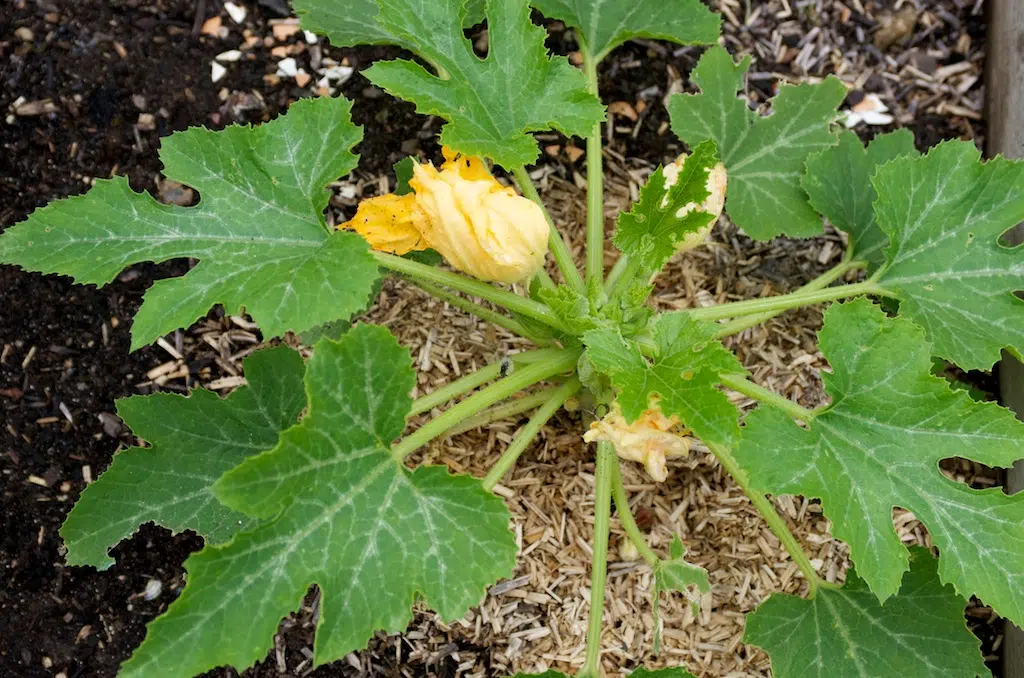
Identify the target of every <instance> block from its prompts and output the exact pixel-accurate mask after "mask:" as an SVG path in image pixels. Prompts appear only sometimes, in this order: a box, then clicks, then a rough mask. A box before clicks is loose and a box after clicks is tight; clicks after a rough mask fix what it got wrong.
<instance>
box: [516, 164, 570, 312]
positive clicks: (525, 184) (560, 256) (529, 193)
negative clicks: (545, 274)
mask: <svg viewBox="0 0 1024 678" xmlns="http://www.w3.org/2000/svg"><path fill="white" fill-rule="evenodd" d="M512 175H513V176H515V178H516V181H517V182H518V183H519V190H521V191H522V192H523V195H524V196H525V197H527V198H529V199H530V200H532V201H533V202H535V203H537V204H538V205H539V206H540V209H541V211H542V212H543V213H544V218H545V219H547V222H548V228H550V229H551V237H550V238H548V246H549V247H550V248H551V256H553V257H554V258H555V263H556V264H558V270H559V271H560V272H561V273H562V278H564V279H565V284H566V285H568V286H569V287H571V288H572V289H574V290H576V291H577V292H582V291H583V278H582V277H581V276H580V272H579V269H577V268H576V263H575V262H573V260H572V252H570V251H569V246H568V245H566V244H565V240H564V239H563V238H562V234H561V233H559V232H558V229H557V228H555V222H554V221H552V220H551V214H549V213H548V208H547V207H545V206H544V201H543V200H541V199H540V194H539V193H538V192H537V187H536V186H535V185H534V184H533V179H531V178H530V174H529V172H527V171H526V168H525V167H516V168H515V169H513V170H512Z"/></svg>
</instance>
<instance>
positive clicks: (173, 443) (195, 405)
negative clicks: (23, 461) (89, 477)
mask: <svg viewBox="0 0 1024 678" xmlns="http://www.w3.org/2000/svg"><path fill="white" fill-rule="evenodd" d="M302 372H303V364H302V358H301V357H299V354H298V353H296V352H295V351H292V350H290V349H288V348H283V347H282V348H268V349H264V350H262V351H259V352H257V353H254V354H253V355H252V356H251V357H249V358H248V359H246V361H245V377H246V379H247V380H248V382H249V385H248V386H242V387H240V388H238V389H237V390H235V391H234V392H233V393H231V394H230V395H229V396H228V397H227V398H220V397H218V396H217V395H216V394H215V393H213V392H212V391H205V390H202V389H199V390H196V391H193V392H192V394H191V395H190V396H189V397H187V398H186V397H184V396H180V395H175V394H171V393H156V394H154V395H150V396H133V397H131V398H125V399H122V400H119V401H118V402H117V413H118V414H119V415H120V416H121V418H122V419H123V420H124V422H125V423H126V424H127V425H128V426H130V427H131V429H132V431H134V432H135V434H136V435H137V436H139V437H140V438H144V439H145V440H146V441H147V442H148V443H149V444H150V446H149V447H148V448H146V447H130V448H128V449H127V450H124V451H123V452H119V453H118V454H117V455H116V456H115V457H114V461H113V463H112V464H111V465H110V468H109V469H107V471H106V472H105V473H103V475H101V476H100V477H99V479H98V480H97V481H96V482H95V483H93V484H92V485H89V486H88V487H87V488H85V491H84V492H82V496H81V498H79V500H78V502H77V503H76V504H75V507H74V508H73V509H72V510H71V513H69V514H68V517H67V519H66V520H65V521H64V525H63V526H61V529H60V534H61V537H63V538H64V543H65V545H66V546H67V550H68V551H67V556H66V558H65V560H66V562H67V564H68V565H92V566H94V567H97V568H99V569H106V568H107V567H109V566H110V565H112V564H113V562H114V561H113V559H112V558H110V556H109V555H108V554H107V551H108V550H109V549H110V548H112V547H113V546H116V545H117V544H118V543H119V542H120V541H121V540H122V539H125V538H126V537H129V536H131V535H132V534H133V533H134V532H135V530H136V529H138V527H139V526H140V525H143V524H145V523H148V522H154V523H156V524H158V525H163V526H164V527H166V528H168V529H170V530H173V531H174V532H181V531H182V530H194V531H196V532H198V533H199V534H200V535H202V537H203V538H204V539H205V540H206V542H207V543H209V544H218V543H222V542H226V541H228V540H229V539H231V537H233V536H234V535H235V534H236V533H237V532H239V531H241V530H243V529H247V528H249V527H252V526H253V525H254V524H255V521H254V520H252V519H251V518H249V517H248V516H246V515H245V514H243V513H239V512H238V511H233V510H231V509H229V508H228V507H226V506H224V505H222V504H221V503H220V502H219V501H217V499H216V497H214V496H213V491H212V489H211V487H212V485H213V484H214V482H216V481H217V479H218V478H220V476H221V475H223V474H224V472H226V471H228V470H230V469H232V468H234V467H235V466H237V465H238V464H240V463H241V462H242V461H244V460H245V459H246V457H249V456H252V455H254V454H259V453H260V452H263V451H264V450H269V449H271V448H272V447H274V446H275V445H276V444H277V439H278V436H279V434H280V433H281V431H283V430H284V429H286V428H288V427H289V426H292V425H293V424H295V422H296V421H298V418H299V413H300V412H302V408H303V407H304V406H305V404H306V394H305V392H304V391H303V389H302Z"/></svg>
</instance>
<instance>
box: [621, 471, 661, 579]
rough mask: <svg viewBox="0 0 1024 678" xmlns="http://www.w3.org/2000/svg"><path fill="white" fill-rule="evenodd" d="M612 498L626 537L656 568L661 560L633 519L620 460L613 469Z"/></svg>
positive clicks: (649, 563)
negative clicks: (620, 468) (623, 482)
mask: <svg viewBox="0 0 1024 678" xmlns="http://www.w3.org/2000/svg"><path fill="white" fill-rule="evenodd" d="M612 496H613V497H614V498H615V508H617V509H618V514H619V522H620V523H622V529H623V530H625V531H626V536H627V537H629V540H630V541H631V542H633V546H635V547H636V550H637V552H638V553H639V554H640V556H641V557H642V558H643V559H644V560H645V561H646V562H647V564H648V565H650V566H651V567H655V566H656V565H657V564H658V563H659V562H660V561H661V558H659V557H658V554H656V553H655V552H654V551H653V550H652V549H651V547H650V546H648V545H647V538H646V537H644V533H643V532H641V531H640V527H639V526H638V525H637V524H636V519H635V518H633V510H632V509H631V508H629V497H627V496H626V486H625V485H623V484H622V473H621V472H620V471H619V464H618V460H616V463H615V464H614V466H613V467H612Z"/></svg>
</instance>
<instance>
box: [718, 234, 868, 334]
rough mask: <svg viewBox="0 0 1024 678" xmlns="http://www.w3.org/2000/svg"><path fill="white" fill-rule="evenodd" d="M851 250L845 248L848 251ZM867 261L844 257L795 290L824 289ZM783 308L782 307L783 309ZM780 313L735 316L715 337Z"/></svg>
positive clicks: (764, 320) (733, 332)
mask: <svg viewBox="0 0 1024 678" xmlns="http://www.w3.org/2000/svg"><path fill="white" fill-rule="evenodd" d="M850 251H851V250H847V252H850ZM867 265H868V262H866V261H863V260H859V259H846V258H844V259H843V261H841V262H840V263H839V264H837V265H836V266H833V267H832V268H830V269H829V270H827V271H825V272H824V273H822V274H821V275H820V276H818V277H817V278H815V279H814V280H812V281H810V282H809V283H807V284H806V285H804V286H803V287H801V288H799V289H798V290H797V292H812V291H814V290H821V289H825V288H826V287H828V286H829V285H831V284H832V283H833V282H835V281H836V280H839V278H841V277H843V276H844V275H846V274H847V272H849V271H854V270H857V269H859V268H865V267H866V266H867ZM783 310H784V309H783ZM780 313H782V310H778V311H768V312H767V313H758V314H756V315H749V316H744V317H742V318H737V319H736V320H733V321H731V322H727V323H724V324H723V325H722V326H721V327H720V328H719V330H718V332H716V333H715V339H721V338H722V337H728V336H731V335H733V334H739V333H740V332H742V331H743V330H745V329H747V328H750V327H754V326H756V325H760V324H761V323H763V322H766V321H768V320H771V319H772V318H774V317H775V316H777V315H779V314H780Z"/></svg>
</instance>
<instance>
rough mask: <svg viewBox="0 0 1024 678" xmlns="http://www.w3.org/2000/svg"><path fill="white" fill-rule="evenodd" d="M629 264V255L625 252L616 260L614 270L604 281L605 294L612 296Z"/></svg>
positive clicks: (609, 272)
mask: <svg viewBox="0 0 1024 678" xmlns="http://www.w3.org/2000/svg"><path fill="white" fill-rule="evenodd" d="M628 264H629V255H628V254H626V253H625V252H623V253H621V254H620V255H619V258H618V259H616V260H615V264H614V265H613V266H612V270H610V271H608V277H607V278H605V279H604V291H605V294H610V293H611V291H612V290H613V289H615V285H616V283H617V282H618V280H619V278H620V277H621V276H622V274H623V273H624V272H625V270H626V266H627V265H628Z"/></svg>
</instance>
